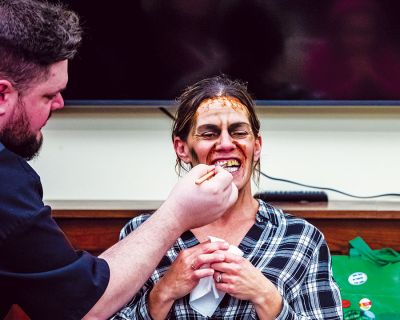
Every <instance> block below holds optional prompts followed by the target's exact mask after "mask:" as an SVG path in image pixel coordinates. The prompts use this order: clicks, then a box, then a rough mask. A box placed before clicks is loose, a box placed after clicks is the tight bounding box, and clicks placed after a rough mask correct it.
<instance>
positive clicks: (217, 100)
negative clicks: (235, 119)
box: [197, 96, 248, 113]
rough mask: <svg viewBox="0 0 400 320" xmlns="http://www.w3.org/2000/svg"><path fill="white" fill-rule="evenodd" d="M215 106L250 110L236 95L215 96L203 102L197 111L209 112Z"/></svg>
mask: <svg viewBox="0 0 400 320" xmlns="http://www.w3.org/2000/svg"><path fill="white" fill-rule="evenodd" d="M213 108H232V109H234V110H241V111H246V113H247V112H248V110H247V107H246V106H245V105H244V104H242V103H241V102H240V101H239V100H238V99H236V98H234V97H225V96H224V97H213V98H209V99H206V100H204V101H202V102H201V104H200V106H199V108H198V109H197V112H199V113H202V112H207V111H210V110H212V109H213Z"/></svg>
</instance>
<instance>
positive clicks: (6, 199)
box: [0, 148, 50, 241]
mask: <svg viewBox="0 0 400 320" xmlns="http://www.w3.org/2000/svg"><path fill="white" fill-rule="evenodd" d="M0 163H1V165H0V241H1V240H5V239H7V238H8V236H9V235H10V234H13V233H14V232H15V230H23V229H24V227H26V226H27V225H29V224H30V223H31V222H32V221H33V219H34V218H35V216H36V215H37V214H38V213H39V212H43V209H44V205H43V201H42V195H43V192H42V186H41V183H40V179H39V177H38V176H37V174H36V172H35V171H34V170H33V169H32V168H31V167H30V166H29V164H28V163H27V162H26V161H25V160H24V159H23V158H21V157H19V156H17V155H16V154H14V153H12V152H10V151H8V150H7V149H5V148H3V150H1V151H0ZM48 210H50V209H48Z"/></svg>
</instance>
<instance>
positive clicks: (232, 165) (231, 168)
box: [213, 159, 241, 173]
mask: <svg viewBox="0 0 400 320" xmlns="http://www.w3.org/2000/svg"><path fill="white" fill-rule="evenodd" d="M213 164H214V165H216V166H221V167H223V168H224V169H225V170H226V171H228V172H230V173H234V172H236V171H239V169H240V165H241V163H240V161H239V160H237V159H224V160H217V161H215V162H214V163H213Z"/></svg>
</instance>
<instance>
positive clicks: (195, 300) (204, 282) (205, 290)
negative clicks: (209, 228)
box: [189, 236, 243, 317]
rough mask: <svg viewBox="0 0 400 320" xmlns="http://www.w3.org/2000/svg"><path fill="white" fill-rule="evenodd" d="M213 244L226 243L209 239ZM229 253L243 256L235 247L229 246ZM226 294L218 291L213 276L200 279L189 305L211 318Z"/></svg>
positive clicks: (212, 238) (217, 239)
mask: <svg viewBox="0 0 400 320" xmlns="http://www.w3.org/2000/svg"><path fill="white" fill-rule="evenodd" d="M208 238H209V239H210V240H211V242H216V241H224V240H222V239H219V238H216V237H211V236H209V237H208ZM228 252H231V253H234V254H237V255H239V256H243V252H242V250H240V249H239V248H238V247H236V246H234V245H229V249H228ZM224 295H225V292H222V291H219V290H217V288H216V287H215V282H214V278H213V277H212V276H209V277H206V278H202V279H200V281H199V283H198V284H197V286H196V287H195V288H194V289H193V290H192V292H191V293H190V299H189V304H190V306H191V307H192V308H193V309H194V310H196V311H197V312H198V313H200V314H202V315H203V316H205V317H211V316H212V314H213V313H214V312H215V309H217V307H218V305H219V304H220V302H221V301H222V299H223V298H224Z"/></svg>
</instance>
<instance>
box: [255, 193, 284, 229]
mask: <svg viewBox="0 0 400 320" xmlns="http://www.w3.org/2000/svg"><path fill="white" fill-rule="evenodd" d="M257 200H258V203H259V207H258V212H257V214H256V221H257V222H258V223H260V224H264V225H265V224H267V222H270V223H272V224H273V225H275V226H277V225H278V224H279V223H278V214H279V211H280V209H277V208H274V207H273V206H271V205H269V204H268V203H266V202H264V201H263V200H261V199H257Z"/></svg>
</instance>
